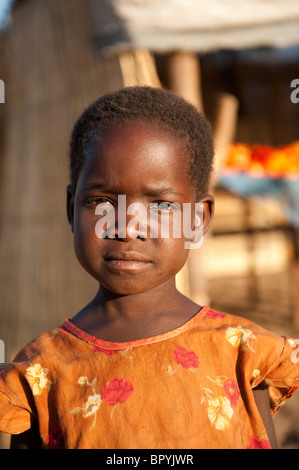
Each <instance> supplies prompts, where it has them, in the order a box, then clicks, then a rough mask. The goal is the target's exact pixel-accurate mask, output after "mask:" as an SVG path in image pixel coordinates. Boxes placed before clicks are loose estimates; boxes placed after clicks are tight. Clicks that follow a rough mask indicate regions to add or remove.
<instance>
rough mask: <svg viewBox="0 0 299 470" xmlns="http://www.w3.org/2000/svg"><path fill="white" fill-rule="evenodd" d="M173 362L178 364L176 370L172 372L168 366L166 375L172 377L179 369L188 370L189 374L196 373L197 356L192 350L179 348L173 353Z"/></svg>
mask: <svg viewBox="0 0 299 470" xmlns="http://www.w3.org/2000/svg"><path fill="white" fill-rule="evenodd" d="M173 355H174V360H175V362H176V363H177V364H178V366H177V368H176V369H174V370H172V367H171V366H168V368H167V371H166V375H173V374H174V373H175V372H176V371H177V370H178V369H179V368H180V367H183V368H184V369H189V370H190V371H191V372H197V370H196V369H197V367H198V366H199V359H198V356H197V355H196V354H195V352H194V351H192V350H189V351H188V350H187V349H186V348H184V347H183V346H179V347H178V348H177V349H175V350H174V352H173Z"/></svg>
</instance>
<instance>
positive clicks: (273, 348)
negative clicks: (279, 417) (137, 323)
mask: <svg viewBox="0 0 299 470" xmlns="http://www.w3.org/2000/svg"><path fill="white" fill-rule="evenodd" d="M298 344H299V342H297V341H296V340H294V339H292V338H284V337H281V336H278V335H276V334H274V333H272V332H269V331H267V330H265V329H263V328H261V327H260V326H258V325H256V324H255V323H252V322H251V321H249V320H246V319H244V318H241V317H236V316H232V315H229V314H224V313H222V312H218V311H215V310H212V309H210V308H208V307H203V308H202V309H201V310H200V311H199V312H198V313H197V314H196V315H195V316H194V317H193V318H192V319H191V320H189V321H188V322H187V323H185V324H184V325H182V326H181V327H179V328H177V329H175V330H172V331H170V332H168V333H165V334H161V335H158V336H153V337H151V338H146V339H140V340H137V341H130V342H127V343H112V342H107V341H102V340H99V339H96V338H94V337H91V336H90V335H88V334H86V333H84V332H83V331H82V330H80V329H78V328H77V327H76V326H74V325H73V324H72V323H71V322H70V321H69V320H66V321H65V322H64V324H63V325H62V326H61V327H60V328H57V329H56V330H55V331H53V332H48V333H45V334H43V335H41V336H40V337H39V338H37V339H36V340H34V341H33V342H31V343H30V344H29V345H27V346H26V347H25V348H24V349H23V350H22V351H21V352H20V353H19V354H18V355H17V357H16V359H15V361H14V362H12V363H10V364H7V365H6V366H5V367H4V368H3V369H2V371H1V378H0V431H3V432H6V433H10V434H18V433H21V432H24V431H26V430H28V429H29V428H30V427H31V425H32V423H33V422H34V420H38V425H39V431H40V435H41V438H42V442H43V446H44V447H45V448H68V449H84V448H85V449H92V448H96V449H212V448H218V449H224V448H225V449H229V448H230V449H248V448H249V449H253V448H270V444H269V441H268V438H267V434H266V431H265V429H264V425H263V422H262V419H261V417H260V415H259V412H258V409H257V407H256V404H255V400H254V397H253V393H252V389H253V388H254V387H256V386H257V385H259V384H260V383H261V382H265V383H267V385H268V386H269V390H270V397H271V410H272V413H273V414H274V413H275V412H277V410H278V409H279V408H280V407H281V406H282V405H283V403H284V402H285V401H286V400H287V399H288V398H290V397H291V396H292V394H293V393H294V391H295V390H296V389H297V388H298V386H299V365H298V362H299V355H298V358H297V353H298V351H299V347H298Z"/></svg>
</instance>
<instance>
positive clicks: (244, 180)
mask: <svg viewBox="0 0 299 470" xmlns="http://www.w3.org/2000/svg"><path fill="white" fill-rule="evenodd" d="M218 184H219V185H220V186H222V187H223V188H225V189H227V190H229V191H231V192H233V193H235V194H236V195H238V196H240V197H245V198H246V197H250V196H254V195H255V196H265V197H269V196H271V197H276V198H277V200H278V202H280V204H281V205H282V208H283V210H284V213H285V216H286V218H287V220H288V222H289V223H290V224H291V225H294V226H296V227H299V180H298V179H296V180H295V179H294V180H289V179H284V178H268V177H267V178H263V177H259V178H255V177H252V176H248V175H247V174H245V173H238V174H236V175H233V176H231V175H229V176H228V175H221V176H220V177H219V178H218Z"/></svg>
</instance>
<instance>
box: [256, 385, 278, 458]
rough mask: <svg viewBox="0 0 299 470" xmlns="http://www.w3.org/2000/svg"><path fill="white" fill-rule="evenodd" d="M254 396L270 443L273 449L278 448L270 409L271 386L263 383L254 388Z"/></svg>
mask: <svg viewBox="0 0 299 470" xmlns="http://www.w3.org/2000/svg"><path fill="white" fill-rule="evenodd" d="M253 396H254V399H255V403H256V406H257V408H258V410H259V413H260V416H261V418H262V420H263V423H264V426H265V429H266V432H267V435H268V438H269V442H270V445H271V447H272V449H277V440H276V435H275V429H274V424H273V419H272V416H271V411H270V396H269V388H268V387H267V386H265V385H263V384H261V385H259V386H258V387H256V388H254V389H253Z"/></svg>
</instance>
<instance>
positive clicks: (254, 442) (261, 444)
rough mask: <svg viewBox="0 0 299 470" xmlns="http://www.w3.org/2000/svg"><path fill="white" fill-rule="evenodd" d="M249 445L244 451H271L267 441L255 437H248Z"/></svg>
mask: <svg viewBox="0 0 299 470" xmlns="http://www.w3.org/2000/svg"><path fill="white" fill-rule="evenodd" d="M249 441H250V444H249V445H248V446H247V447H246V449H271V446H270V442H269V441H268V439H258V438H257V437H255V436H249Z"/></svg>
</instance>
